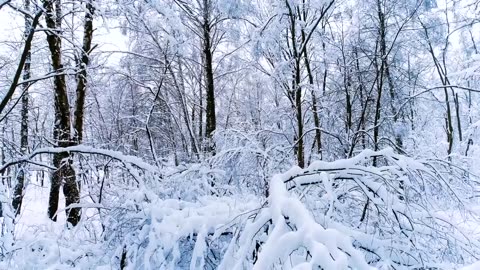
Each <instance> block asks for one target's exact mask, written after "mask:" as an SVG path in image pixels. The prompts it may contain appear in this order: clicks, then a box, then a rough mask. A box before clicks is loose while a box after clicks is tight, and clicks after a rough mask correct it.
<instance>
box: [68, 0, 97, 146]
mask: <svg viewBox="0 0 480 270" xmlns="http://www.w3.org/2000/svg"><path fill="white" fill-rule="evenodd" d="M94 12H95V8H94V7H93V4H92V0H89V1H87V3H86V10H85V22H84V26H83V46H82V51H81V52H80V59H79V60H78V64H77V90H76V94H77V99H76V102H75V111H74V113H73V116H74V123H73V124H74V129H75V130H74V139H75V140H74V142H75V143H77V144H80V143H82V140H83V122H84V111H85V95H86V92H87V67H88V64H89V63H90V51H91V49H92V38H93V14H94Z"/></svg>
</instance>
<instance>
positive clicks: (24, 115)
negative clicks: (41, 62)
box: [12, 0, 32, 215]
mask: <svg viewBox="0 0 480 270" xmlns="http://www.w3.org/2000/svg"><path fill="white" fill-rule="evenodd" d="M24 5H25V11H27V12H28V11H29V10H30V0H25V2H24ZM31 30H32V21H31V19H30V18H29V17H28V16H25V33H24V37H25V40H26V39H28V35H29V33H30V31H31ZM31 58H32V57H31V52H30V51H28V53H27V56H26V59H25V64H24V66H23V80H24V81H27V80H28V79H30V61H31ZM28 87H29V83H23V84H22V88H23V94H22V97H21V99H22V110H21V120H20V121H21V122H20V153H22V154H23V155H25V154H26V153H27V152H28ZM25 166H26V164H25V163H22V164H20V166H19V168H18V173H17V183H16V185H15V190H14V192H13V201H12V206H13V210H14V211H15V215H18V214H20V210H21V208H22V201H23V194H24V190H25V174H26V173H25Z"/></svg>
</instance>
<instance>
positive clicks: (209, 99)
mask: <svg viewBox="0 0 480 270" xmlns="http://www.w3.org/2000/svg"><path fill="white" fill-rule="evenodd" d="M202 27H203V54H204V57H205V63H204V68H205V88H206V103H207V104H206V126H205V133H206V137H207V139H208V142H207V146H206V147H207V148H206V150H207V151H208V152H212V153H213V154H215V144H214V142H213V138H212V136H213V133H214V132H215V129H216V127H217V124H216V115H215V87H214V82H213V56H212V40H211V29H210V1H209V0H203V26H202Z"/></svg>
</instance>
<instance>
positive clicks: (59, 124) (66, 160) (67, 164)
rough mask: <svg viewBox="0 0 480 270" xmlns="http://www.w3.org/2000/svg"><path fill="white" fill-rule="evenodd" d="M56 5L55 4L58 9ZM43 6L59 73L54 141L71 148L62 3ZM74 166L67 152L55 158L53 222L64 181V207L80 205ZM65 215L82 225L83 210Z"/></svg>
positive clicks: (51, 202)
mask: <svg viewBox="0 0 480 270" xmlns="http://www.w3.org/2000/svg"><path fill="white" fill-rule="evenodd" d="M53 4H55V8H54V5H53ZM43 5H44V8H45V11H46V16H45V22H46V25H47V28H48V29H50V30H49V31H47V32H46V33H47V42H48V47H49V50H50V54H51V61H52V67H53V70H54V71H55V72H56V73H57V75H56V76H55V79H54V97H55V102H54V106H55V125H54V130H53V137H54V140H55V142H56V144H57V146H58V147H68V146H70V145H71V134H70V106H69V102H68V96H67V87H66V82H65V74H62V73H63V65H62V43H61V37H60V35H61V32H60V29H61V20H62V10H61V2H60V0H55V2H53V0H45V1H44V2H43ZM54 12H55V13H54ZM52 29H55V30H52ZM71 163H72V156H71V155H70V154H69V153H68V152H60V153H55V154H54V155H53V165H54V166H55V167H56V170H55V171H54V172H53V174H52V178H51V179H52V183H51V187H50V197H49V202H48V216H49V217H50V219H52V220H53V221H56V219H57V217H56V213H57V210H58V198H59V193H60V187H61V185H62V181H64V186H63V192H64V195H65V205H66V206H67V207H68V206H69V205H71V204H73V203H79V202H80V193H79V190H78V186H77V182H76V177H75V170H74V169H73V167H72V164H71ZM66 212H67V221H68V222H69V223H71V224H72V225H73V226H75V225H77V224H78V222H79V221H80V208H78V207H74V208H71V209H67V210H66Z"/></svg>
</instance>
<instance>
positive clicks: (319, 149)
mask: <svg viewBox="0 0 480 270" xmlns="http://www.w3.org/2000/svg"><path fill="white" fill-rule="evenodd" d="M305 17H306V12H304V20H305V21H306V18H305ZM302 42H303V46H307V44H305V42H306V38H305V30H304V29H302ZM303 57H304V61H305V67H306V69H307V74H308V83H309V84H310V91H311V95H312V113H313V124H314V125H315V140H314V142H315V144H316V145H317V154H319V155H320V159H322V132H321V127H320V118H319V117H318V106H317V97H316V95H315V90H314V87H313V84H314V81H313V74H312V69H311V67H310V60H309V59H308V53H307V49H305V50H304V53H303ZM324 79H325V78H324Z"/></svg>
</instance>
